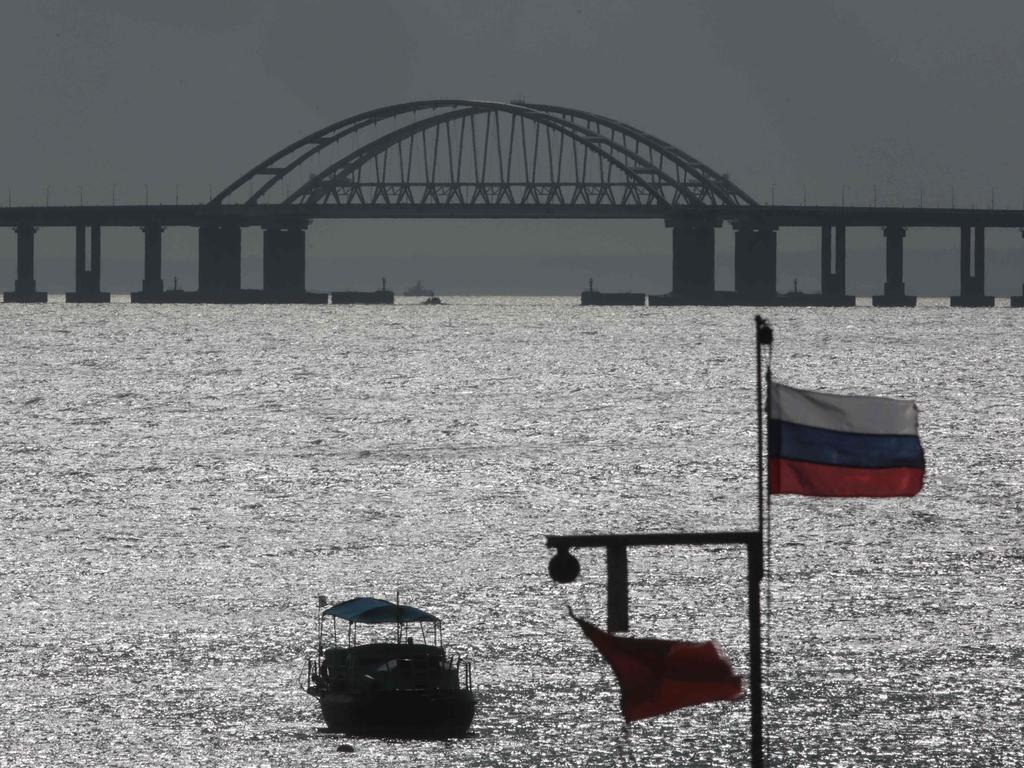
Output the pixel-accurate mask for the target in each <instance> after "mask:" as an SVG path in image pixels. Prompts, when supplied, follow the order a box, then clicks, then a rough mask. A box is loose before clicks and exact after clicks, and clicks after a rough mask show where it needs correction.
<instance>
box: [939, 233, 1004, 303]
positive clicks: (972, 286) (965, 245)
mask: <svg viewBox="0 0 1024 768" xmlns="http://www.w3.org/2000/svg"><path fill="white" fill-rule="evenodd" d="M973 255H974V258H973V259H972V258H971V228H970V227H960V295H959V296H950V297H949V304H950V306H953V307H992V306H995V303H996V301H995V299H994V298H993V297H992V296H986V295H985V228H984V227H981V226H975V228H974V254H973ZM972 262H973V264H972ZM972 266H973V269H972Z"/></svg>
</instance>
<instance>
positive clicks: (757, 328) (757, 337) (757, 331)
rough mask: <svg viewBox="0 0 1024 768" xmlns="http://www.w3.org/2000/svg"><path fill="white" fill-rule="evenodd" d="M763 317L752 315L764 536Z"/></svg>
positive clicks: (759, 526) (759, 528)
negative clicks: (755, 359) (755, 352)
mask: <svg viewBox="0 0 1024 768" xmlns="http://www.w3.org/2000/svg"><path fill="white" fill-rule="evenodd" d="M763 325H764V318H762V317H761V316H760V315H755V316H754V346H756V347H757V410H756V411H755V413H757V532H758V534H760V536H761V537H762V538H763V537H764V418H763V416H762V414H761V403H763V402H764V400H763V399H762V397H763V395H762V392H761V379H762V375H761V328H762V326H763Z"/></svg>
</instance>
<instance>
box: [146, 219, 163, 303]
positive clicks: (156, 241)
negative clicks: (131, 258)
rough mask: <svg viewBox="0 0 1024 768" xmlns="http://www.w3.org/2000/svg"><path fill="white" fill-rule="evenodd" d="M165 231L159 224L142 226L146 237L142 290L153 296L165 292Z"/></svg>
mask: <svg viewBox="0 0 1024 768" xmlns="http://www.w3.org/2000/svg"><path fill="white" fill-rule="evenodd" d="M163 231H164V228H163V227H161V226H159V225H158V224H147V225H146V226H145V227H143V228H142V236H143V237H144V238H145V245H144V248H145V251H144V255H143V259H144V262H143V263H144V266H143V273H142V292H143V293H145V294H149V295H152V296H156V295H159V294H161V293H163V292H164V280H163V275H162V272H163Z"/></svg>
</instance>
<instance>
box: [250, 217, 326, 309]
mask: <svg viewBox="0 0 1024 768" xmlns="http://www.w3.org/2000/svg"><path fill="white" fill-rule="evenodd" d="M306 226H307V225H306V223H305V222H303V223H302V224H301V225H297V224H296V225H291V226H288V227H280V226H273V225H268V226H264V227H263V291H262V297H261V300H263V301H268V302H273V303H282V304H284V303H299V304H326V303H327V294H326V293H309V292H307V291H306Z"/></svg>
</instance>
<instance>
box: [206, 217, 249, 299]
mask: <svg viewBox="0 0 1024 768" xmlns="http://www.w3.org/2000/svg"><path fill="white" fill-rule="evenodd" d="M241 293H242V228H241V227H240V226H239V225H237V224H225V225H221V226H216V225H212V224H204V225H202V226H200V227H199V291H198V294H197V298H198V299H199V300H200V301H209V302H223V303H230V302H236V301H239V300H240V299H241Z"/></svg>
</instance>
